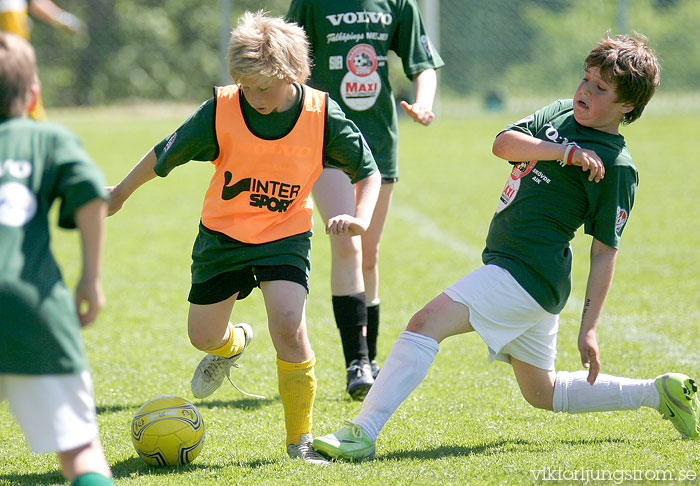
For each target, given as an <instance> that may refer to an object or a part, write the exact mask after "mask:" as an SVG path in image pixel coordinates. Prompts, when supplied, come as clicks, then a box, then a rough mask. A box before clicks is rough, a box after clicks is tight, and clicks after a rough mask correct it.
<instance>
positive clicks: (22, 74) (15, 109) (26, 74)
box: [0, 32, 36, 119]
mask: <svg viewBox="0 0 700 486" xmlns="http://www.w3.org/2000/svg"><path fill="white" fill-rule="evenodd" d="M35 78H36V57H35V55H34V48H33V47H32V46H31V45H30V44H29V42H27V41H26V40H24V39H23V38H21V37H20V36H18V35H15V34H10V33H9V32H0V119H5V118H12V117H16V116H21V115H23V114H24V111H25V110H26V108H27V106H26V105H27V94H28V93H29V90H30V89H31V87H32V85H33V83H34V82H35Z"/></svg>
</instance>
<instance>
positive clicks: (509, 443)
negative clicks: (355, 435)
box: [377, 439, 627, 461]
mask: <svg viewBox="0 0 700 486" xmlns="http://www.w3.org/2000/svg"><path fill="white" fill-rule="evenodd" d="M554 443H556V444H567V445H570V446H585V445H599V444H615V443H620V444H626V443H627V441H626V440H625V439H577V440H562V441H554ZM554 443H552V442H542V441H528V440H523V439H515V440H498V441H495V442H490V443H486V444H480V445H475V446H461V445H442V446H438V447H434V448H432V449H422V450H410V451H396V452H391V453H389V454H382V455H381V456H377V460H379V461H387V460H396V459H440V458H444V457H460V456H471V455H475V454H484V453H488V454H494V453H498V452H512V451H513V450H514V449H525V450H527V451H528V452H538V451H549V450H552V448H553V447H554Z"/></svg>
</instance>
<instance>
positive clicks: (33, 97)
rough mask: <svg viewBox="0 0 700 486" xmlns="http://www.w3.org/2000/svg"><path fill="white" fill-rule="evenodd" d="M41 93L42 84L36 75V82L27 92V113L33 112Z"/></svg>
mask: <svg viewBox="0 0 700 486" xmlns="http://www.w3.org/2000/svg"><path fill="white" fill-rule="evenodd" d="M40 93H41V84H39V78H38V77H35V78H34V82H33V83H32V85H31V86H30V87H29V92H28V93H27V97H28V103H27V113H31V112H32V111H33V110H34V108H35V107H36V104H37V102H38V101H39V94H40Z"/></svg>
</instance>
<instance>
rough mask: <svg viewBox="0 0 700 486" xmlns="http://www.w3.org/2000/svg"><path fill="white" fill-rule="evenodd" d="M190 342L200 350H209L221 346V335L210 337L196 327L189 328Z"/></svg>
mask: <svg viewBox="0 0 700 486" xmlns="http://www.w3.org/2000/svg"><path fill="white" fill-rule="evenodd" d="M188 335H189V338H190V344H192V346H194V347H195V348H197V349H199V350H200V351H209V350H212V349H216V348H218V347H219V346H221V336H218V337H212V336H208V335H207V334H206V333H204V332H202V331H201V330H198V329H189V330H188Z"/></svg>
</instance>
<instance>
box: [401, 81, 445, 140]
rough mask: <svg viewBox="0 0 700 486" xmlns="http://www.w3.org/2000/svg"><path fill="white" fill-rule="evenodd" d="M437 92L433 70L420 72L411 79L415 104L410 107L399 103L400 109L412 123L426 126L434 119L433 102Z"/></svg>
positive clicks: (404, 103)
mask: <svg viewBox="0 0 700 486" xmlns="http://www.w3.org/2000/svg"><path fill="white" fill-rule="evenodd" d="M436 90H437V74H436V73H435V69H426V70H425V71H421V72H420V73H418V74H417V75H416V77H415V78H414V79H413V94H414V96H415V99H416V102H415V103H413V104H412V105H410V104H408V103H406V102H405V101H402V102H401V107H402V108H403V109H404V111H405V112H406V114H407V115H408V116H410V117H411V118H412V119H413V121H414V122H416V123H420V124H421V125H425V126H428V125H430V124H431V123H432V121H433V120H434V119H435V113H433V102H434V101H435V92H436Z"/></svg>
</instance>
